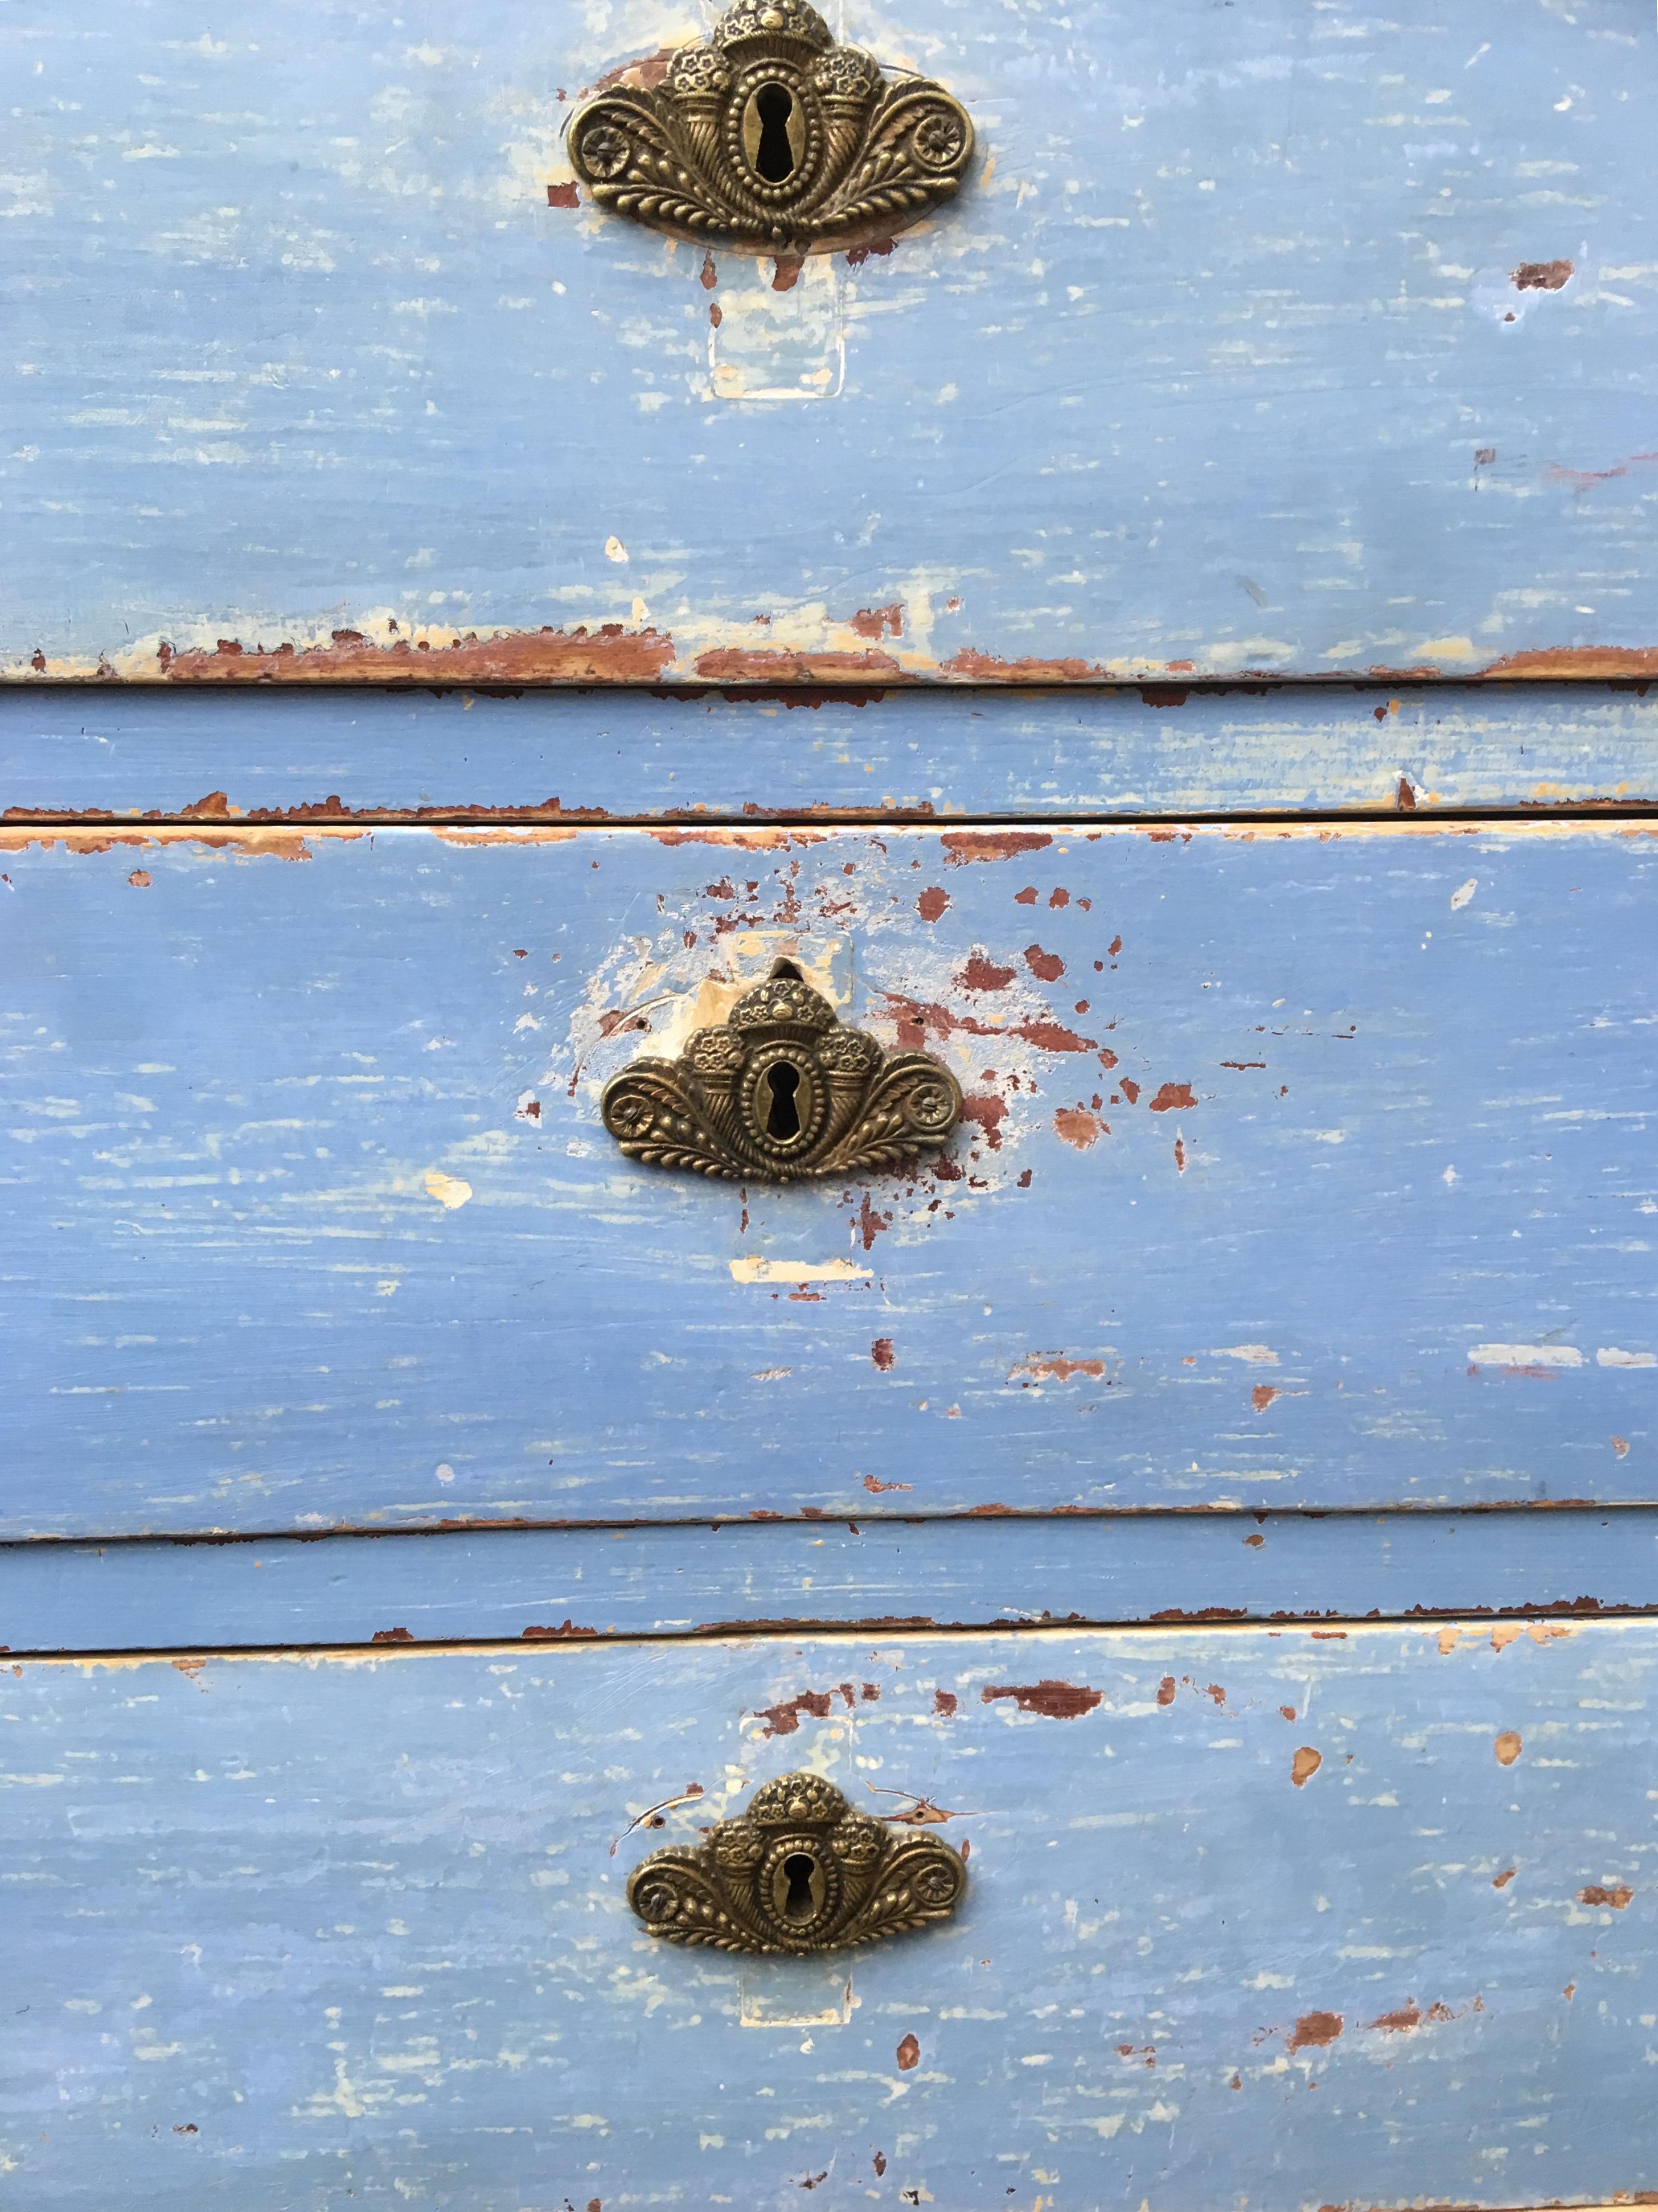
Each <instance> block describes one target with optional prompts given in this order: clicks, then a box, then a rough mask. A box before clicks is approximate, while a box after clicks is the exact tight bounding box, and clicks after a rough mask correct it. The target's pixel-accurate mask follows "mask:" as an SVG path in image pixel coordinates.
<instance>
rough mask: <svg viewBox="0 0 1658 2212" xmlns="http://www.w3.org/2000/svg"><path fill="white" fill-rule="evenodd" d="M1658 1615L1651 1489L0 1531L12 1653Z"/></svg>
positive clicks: (2, 1620) (1657, 1516) (6, 1634)
mask: <svg viewBox="0 0 1658 2212" xmlns="http://www.w3.org/2000/svg"><path fill="white" fill-rule="evenodd" d="M876 1502H877V1501H875V1500H873V1499H872V1500H871V1503H872V1504H876ZM889 1502H890V1501H889ZM1655 1607H1658V1513H1655V1512H1654V1511H1653V1510H1651V1509H1650V1508H1649V1507H1626V1508H1624V1509H1621V1510H1612V1511H1598V1512H1597V1511H1593V1510H1589V1509H1588V1508H1587V1507H1578V1508H1576V1509H1570V1508H1568V1509H1560V1508H1554V1509H1550V1510H1541V1509H1539V1508H1536V1507H1529V1508H1525V1509H1520V1510H1514V1511H1509V1512H1502V1511H1498V1512H1489V1513H1480V1514H1476V1515H1467V1516H1463V1515H1453V1514H1442V1513H1431V1512H1430V1513H1406V1514H1398V1513H1395V1514H1353V1513H1342V1514H1334V1515H1323V1514H1321V1515H1316V1516H1315V1515H1308V1514H1298V1513H1251V1514H1248V1515H1237V1514H1168V1515H1138V1514H1121V1515H1114V1516H1109V1517H1102V1518H1096V1517H1093V1516H1080V1517H1073V1516H1061V1517H1059V1518H1054V1517H1049V1516H1042V1517H1032V1518H1029V1519H1024V1518H1014V1519H1007V1518H1003V1517H998V1518H996V1519H994V1520H991V1521H985V1520H979V1519H948V1518H944V1517H942V1516H936V1515H935V1516H932V1517H930V1518H926V1519H921V1518H917V1519H914V1520H910V1521H902V1520H896V1519H894V1518H891V1517H890V1516H885V1515H881V1514H877V1515H876V1516H873V1517H872V1516H861V1517H860V1518H859V1520H857V1521H855V1522H820V1521H795V1522H780V1521H766V1522H726V1523H724V1524H721V1525H717V1526H714V1527H695V1526H686V1525H683V1524H669V1525H667V1526H658V1527H652V1528H635V1529H601V1528H556V1529H555V1528H486V1529H482V1530H477V1529H474V1530H462V1529H445V1530H442V1531H440V1532H438V1533H436V1534H386V1535H380V1536H360V1535H343V1536H342V1535H337V1536H328V1537H317V1536H311V1537H276V1538H270V1537H250V1538H247V1539H246V1540H243V1541H228V1540H227V1539H225V1538H223V1537H217V1538H213V1539H210V1540H208V1541H197V1540H191V1539H185V1540H179V1541H170V1540H167V1539H162V1538H151V1539H148V1540H137V1541H126V1542H118V1543H107V1544H99V1545H91V1544H76V1543H68V1542H63V1541H47V1542H39V1541H37V1542H33V1543H23V1544H9V1545H6V1546H3V1547H0V1650H7V1651H9V1652H12V1653H27V1652H52V1651H88V1650H94V1651H141V1650H151V1651H155V1650H167V1651H178V1650H228V1649H235V1648H238V1647H240V1648H242V1649H244V1650H246V1649H263V1650H271V1649H275V1648H276V1647H278V1646H282V1645H286V1646H298V1645H307V1646H313V1647H314V1646H319V1645H335V1644H437V1643H450V1642H460V1641H469V1642H477V1641H482V1640H499V1639H501V1638H508V1639H511V1638H517V1639H518V1640H519V1641H520V1642H524V1643H530V1644H538V1643H539V1644H544V1643H555V1642H560V1641H571V1640H575V1639H580V1638H612V1639H614V1638H618V1637H623V1638H626V1637H638V1636H702V1635H708V1634H709V1633H711V1632H714V1631H717V1630H729V1629H731V1628H733V1627H755V1628H764V1627H775V1626H779V1625H780V1624H781V1625H783V1626H786V1628H788V1629H791V1630H797V1631H798V1630H802V1629H809V1628H836V1627H841V1626H846V1627H856V1626H862V1627H864V1628H866V1629H871V1630H873V1631H875V1632H896V1631H897V1630H898V1629H900V1628H901V1627H902V1626H908V1627H920V1626H925V1627H926V1628H929V1629H931V1628H944V1627H968V1626H979V1627H987V1628H1001V1629H1005V1628H1022V1629H1023V1628H1029V1629H1036V1628H1040V1627H1042V1626H1044V1625H1045V1624H1048V1623H1051V1622H1054V1621H1060V1622H1064V1623H1066V1624H1067V1625H1072V1624H1074V1625H1095V1624H1099V1625H1112V1624H1116V1623H1121V1622H1157V1621H1160V1620H1161V1621H1171V1620H1174V1621H1193V1620H1202V1619H1204V1618H1206V1617H1212V1618H1216V1619H1229V1620H1253V1621H1272V1622H1282V1621H1284V1620H1320V1621H1327V1620H1338V1621H1339V1620H1349V1621H1351V1620H1363V1619H1364V1618H1366V1617H1367V1616H1369V1617H1371V1618H1382V1619H1391V1620H1400V1619H1404V1618H1413V1617H1416V1616H1418V1615H1424V1614H1430V1615H1439V1614H1442V1615H1447V1616H1449V1615H1455V1614H1471V1613H1495V1614H1499V1615H1503V1616H1505V1617H1511V1616H1515V1615H1536V1614H1538V1613H1540V1611H1551V1610H1552V1611H1553V1612H1555V1613H1558V1614H1565V1615H1576V1616H1584V1615H1590V1616H1592V1615H1594V1614H1595V1613H1615V1612H1619V1611H1622V1610H1630V1609H1634V1610H1640V1609H1651V1608H1655Z"/></svg>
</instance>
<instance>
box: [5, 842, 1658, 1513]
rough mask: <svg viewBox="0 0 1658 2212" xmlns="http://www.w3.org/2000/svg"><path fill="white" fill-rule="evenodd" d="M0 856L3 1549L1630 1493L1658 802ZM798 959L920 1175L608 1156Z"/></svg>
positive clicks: (1643, 1242)
mask: <svg viewBox="0 0 1658 2212" xmlns="http://www.w3.org/2000/svg"><path fill="white" fill-rule="evenodd" d="M4 842H7V843H8V845H9V847H10V848H13V849H10V850H9V851H8V852H7V853H6V854H4V856H3V857H4V859H5V862H6V865H5V867H4V869H3V871H0V873H3V877H4V879H5V880H4V882H3V884H0V890H3V899H0V917H3V926H4V927H5V930H6V933H7V937H6V947H5V973H6V989H5V1004H4V1012H5V1015H6V1041H5V1045H4V1058H3V1063H0V1067H3V1078H4V1085H5V1101H4V1103H5V1107H6V1112H5V1115H4V1119H3V1124H0V1126H3V1127H4V1128H5V1130H6V1132H7V1136H6V1144H7V1153H6V1160H7V1166H6V1178H7V1179H6V1181H5V1182H4V1184H3V1186H0V1191H3V1202H4V1209H5V1210H4V1220H3V1237H4V1245H5V1250H6V1255H7V1257H6V1265H5V1271H4V1272H5V1277H6V1279H5V1282H4V1284H3V1295H4V1308H3V1341H4V1344H5V1347H6V1352H5V1357H6V1362H7V1371H8V1374H9V1438H8V1457H7V1468H6V1479H5V1490H4V1516H5V1519H4V1526H5V1528H6V1530H7V1533H9V1534H13V1535H18V1536H28V1535H34V1534H82V1535H105V1534H108V1535H113V1534H123V1533H132V1532H137V1531H142V1530H145V1529H157V1528H160V1529H173V1530H190V1529H203V1528H242V1529H270V1530H276V1531H280V1530H283V1529H287V1530H290V1531H291V1530H295V1529H302V1528H324V1527H327V1526H331V1525H340V1524H349V1523H353V1522H361V1523H364V1524H367V1525H386V1524H387V1523H395V1522H425V1523H428V1524H441V1523H443V1522H454V1521H457V1520H465V1519H467V1518H477V1517H482V1518H485V1519H489V1520H508V1519H514V1518H518V1519H524V1518H527V1519H531V1520H550V1521H591V1520H603V1519H618V1518H620V1519H630V1518H634V1517H637V1516H659V1517H667V1518H680V1519H686V1518H701V1517H721V1518H723V1517H731V1516H738V1515H743V1514H747V1513H754V1512H784V1513H790V1514H799V1512H801V1511H802V1510H805V1509H812V1510H822V1511H825V1512H831V1513H835V1514H836V1515H838V1516H850V1517H853V1518H855V1517H856V1516H857V1515H858V1514H859V1512H860V1511H862V1510H867V1509H868V1508H869V1506H870V1505H871V1504H872V1500H874V1499H878V1498H884V1499H886V1501H887V1506H888V1509H889V1510H892V1509H896V1510H902V1511H904V1512H909V1511H912V1510H913V1511H920V1512H932V1511H958V1510H978V1511H980V1512H983V1513H994V1512H997V1511H998V1510H1002V1509H1005V1508H1010V1507H1019V1508H1042V1507H1046V1508H1060V1507H1064V1506H1069V1505H1084V1506H1089V1507H1096V1508H1097V1507H1113V1506H1139V1505H1148V1504H1153V1505H1163V1506H1204V1505H1213V1504H1230V1505H1243V1506H1248V1507H1262V1508H1266V1507H1284V1506H1289V1505H1296V1504H1310V1505H1321V1506H1339V1505H1348V1506H1353V1505H1384V1504H1413V1505H1456V1506H1466V1505H1468V1504H1481V1503H1485V1504H1494V1503H1503V1502H1517V1503H1529V1502H1534V1501H1543V1500H1546V1501H1551V1502H1558V1501H1561V1500H1570V1499H1588V1500H1592V1501H1595V1502H1600V1503H1605V1504H1615V1503H1628V1502H1637V1501H1642V1500H1650V1499H1651V1498H1654V1497H1655V1495H1658V1492H1655V1485H1654V1478H1653V1474H1652V1467H1653V1461H1652V1450H1651V1439H1652V1433H1653V1431H1652V1424H1653V1411H1652V1407H1653V1393H1654V1391H1655V1389H1658V1323H1655V1317H1654V1274H1653V1267H1652V1258H1651V1242H1652V1239H1651V1219H1652V1216H1653V1213H1654V1212H1655V1210H1658V1186H1655V1182H1654V1178H1653V1175H1652V1171H1651V1160H1650V1157H1649V1153H1650V1147H1649V1143H1648V1141H1647V1139H1646V1135H1645V1132H1646V1129H1647V1127H1648V1116H1649V1113H1650V1109H1651V1085H1650V1079H1649V1058H1650V1048H1649V1042H1648V1040H1649V1027H1650V1023H1651V1019H1652V1005H1651V960H1650V946H1651V944H1652V942H1653V921H1654V901H1655V896H1658V875H1655V863H1654V857H1653V854H1654V842H1653V839H1652V837H1651V836H1650V835H1649V834H1648V832H1646V831H1645V830H1644V829H1631V828H1629V827H1627V826H1626V827H1625V828H1622V829H1612V828H1606V829H1594V828H1565V827H1562V828H1558V829H1551V828H1546V827H1531V828H1518V829H1515V828H1509V829H1500V830H1485V831H1476V830H1471V829H1470V830H1460V831H1452V830H1445V829H1441V830H1435V829H1431V828H1427V827H1423V826H1415V827H1412V826H1409V825H1402V824H1401V825H1398V826H1395V827H1392V828H1378V827H1361V828H1348V829H1340V830H1337V829H1330V828H1323V829H1317V830H1304V831H1303V830H1279V829H1273V830H1261V831H1259V832H1252V831H1247V830H1237V829H1235V830H1219V829H1216V830H1201V829H1199V830H1196V831H1189V832H1181V831H1175V830H1173V829H1145V830H1139V831H1136V830H1127V829H1125V830H1117V831H1103V832H1102V831H1095V830H1086V829H1084V830H1075V831H1068V830H1066V829H1064V828H1062V827H1059V826H1054V827H1052V828H1046V829H1033V828H1026V829H995V830H986V831H975V830H959V831H957V830H945V831H931V830H928V831H921V830H915V831H904V830H890V831H884V832H880V833H876V832H863V831H853V830H841V831H808V830H795V831H787V832H786V831H782V830H775V829H771V830H768V829H755V830H752V831H743V832H736V831H712V830H710V831H701V830H686V829H659V830H654V831H616V832H610V831H600V830H591V831H584V830H574V829H563V830H540V831H515V830H507V829H491V830H481V831H476V832H471V831H468V832H462V831H449V832H428V831H421V830H391V831H384V832H372V833H371V832H355V833H353V832H331V833H323V834H318V835H302V834H301V832H299V831H298V830H295V829H266V830H261V831H254V830H243V831H234V830H229V829H206V828H204V829H198V830H197V831H194V832H190V833H185V832H176V833H175V832H154V833H152V832H147V831H141V830H137V829H107V830H104V831H100V832H96V833H94V832H86V831H82V832H65V833H37V832H26V831H13V832H9V833H6V836H5V840H4ZM781 952H787V953H789V954H791V955H792V956H793V957H798V958H799V960H800V962H801V963H802V965H803V966H804V967H805V969H806V970H807V972H808V973H809V974H810V975H811V976H812V977H813V978H814V980H817V981H821V983H822V984H823V987H824V988H825V989H826V990H827V991H829V994H830V995H831V996H832V997H834V998H835V1000H837V1002H838V1003H840V1004H841V1005H842V1006H845V1007H846V1009H847V1012H848V1013H849V1014H850V1016H851V1017H852V1018H853V1019H856V1020H859V1021H862V1022H865V1023H866V1024H868V1025H869V1026H870V1027H871V1028H872V1030H874V1031H875V1033H876V1034H877V1035H878V1036H880V1037H881V1038H882V1039H883V1041H884V1042H888V1043H897V1044H900V1045H903V1046H906V1047H908V1046H910V1045H914V1044H920V1045H923V1046H925V1047H926V1048H930V1049H932V1050H935V1051H937V1052H939V1053H941V1054H944V1055H945V1056H946V1057H947V1058H948V1059H949V1060H950V1064H951V1065H952V1066H954V1067H955V1068H956V1069H957V1072H958V1073H959V1074H960V1076H961V1078H962V1079H963V1087H964V1089H965V1090H966V1091H967V1093H968V1097H969V1108H968V1119H967V1121H965V1123H964V1125H963V1134H962V1136H961V1138H960V1139H958V1141H957V1149H956V1151H955V1152H954V1153H953V1154H951V1155H950V1156H949V1157H948V1158H946V1159H945V1160H944V1162H943V1163H942V1164H940V1165H935V1166H934V1167H932V1169H930V1170H927V1171H926V1172H919V1173H917V1174H915V1175H914V1176H911V1177H909V1178H905V1177H902V1176H890V1177H884V1178H880V1179H878V1180H877V1181H875V1182H872V1183H870V1184H868V1185H867V1186H862V1187H858V1188H846V1189H841V1188H827V1187H825V1188H815V1187H814V1188H797V1189H795V1190H793V1191H783V1192H773V1191H767V1190H763V1189H759V1188H750V1189H747V1190H739V1189H735V1188H733V1189H729V1190H726V1189H720V1188H709V1187H708V1186H707V1185H706V1184H704V1183H703V1182H701V1180H700V1179H696V1180H692V1179H690V1178H683V1177H676V1176H671V1175H667V1174H664V1173H662V1172H660V1171H658V1170H647V1169H635V1168H632V1167H629V1165H628V1164H626V1163H625V1162H623V1160H622V1158H620V1157H619V1155H618V1154H617V1153H616V1152H615V1151H614V1150H613V1149H612V1147H611V1146H610V1142H609V1140H608V1139H606V1138H605V1137H604V1133H603V1131H602V1128H601V1127H600V1125H599V1123H598V1113H597V1106H598V1093H599V1091H600V1089H601V1087H602V1085H603V1083H604V1079H606V1078H607V1077H608V1076H609V1075H610V1074H611V1073H613V1072H614V1071H615V1070H616V1068H617V1067H619V1066H622V1065H623V1064H624V1063H625V1061H626V1060H628V1059H629V1057H631V1056H632V1055H633V1054H635V1052H637V1051H638V1050H640V1049H641V1048H647V1049H649V1050H652V1051H654V1052H657V1053H668V1054H671V1053H672V1052H673V1051H674V1050H675V1049H677V1043H678V1042H679V1040H680V1039H681V1038H682V1037H683V1035H685V1034H687V1033H689V1030H690V1028H692V1027H693V1026H695V1024H697V1023H698V1022H701V1021H707V1020H713V1019H718V1018H720V1016H721V1015H722V1014H723V1012H724V1011H725V1009H726V1006H727V1005H728V1004H729V1002H730V1000H731V999H732V997H734V996H735V994H736V993H737V992H738V989H739V988H741V987H743V986H744V984H745V983H746V982H747V981H750V980H751V979H752V978H753V977H755V976H756V975H758V974H761V973H763V972H764V971H765V969H767V968H768V965H769V963H770V962H771V960H772V958H773V957H774V956H775V955H777V954H778V953H781ZM906 1486H907V1487H906Z"/></svg>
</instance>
